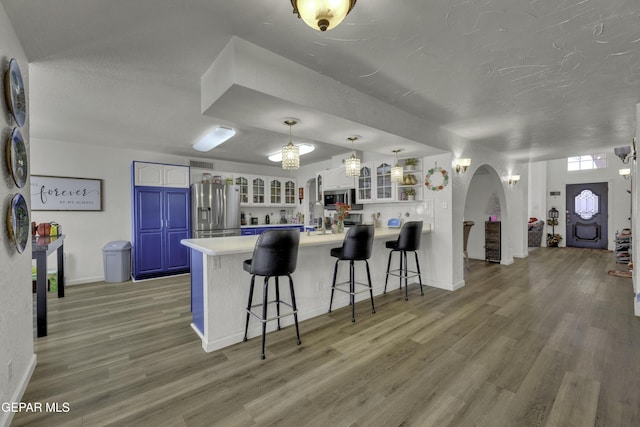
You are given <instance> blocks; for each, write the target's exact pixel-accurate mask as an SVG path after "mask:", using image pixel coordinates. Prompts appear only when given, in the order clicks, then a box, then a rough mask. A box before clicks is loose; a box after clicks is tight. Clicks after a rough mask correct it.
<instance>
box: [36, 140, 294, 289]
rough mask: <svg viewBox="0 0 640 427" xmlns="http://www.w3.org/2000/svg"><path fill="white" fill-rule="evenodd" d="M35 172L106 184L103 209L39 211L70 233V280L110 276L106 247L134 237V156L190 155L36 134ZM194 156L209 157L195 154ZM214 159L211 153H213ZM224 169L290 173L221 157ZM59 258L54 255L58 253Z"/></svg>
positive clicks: (178, 160)
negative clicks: (106, 269) (104, 257)
mask: <svg viewBox="0 0 640 427" xmlns="http://www.w3.org/2000/svg"><path fill="white" fill-rule="evenodd" d="M31 145H32V168H31V172H32V174H34V175H54V176H70V177H78V178H99V179H102V180H103V182H102V185H103V188H102V190H103V210H102V211H100V212H71V211H70V212H60V211H38V212H33V221H36V222H38V223H40V222H46V221H56V222H58V223H59V224H61V225H62V230H63V233H64V234H65V236H66V238H65V257H66V261H65V262H66V264H65V277H66V280H67V282H66V283H68V284H70V285H73V284H78V283H88V282H95V281H100V280H103V279H104V267H103V261H102V247H103V246H104V245H105V244H106V243H108V242H110V241H112V240H131V238H132V236H131V230H132V229H131V164H132V162H133V161H134V160H139V161H148V162H158V163H170V164H180V165H188V164H189V159H187V158H182V157H176V156H168V155H165V154H162V153H154V152H146V151H136V150H126V149H121V148H118V149H114V148H109V147H98V146H94V145H83V144H74V143H68V142H60V141H51V140H42V139H34V140H33V141H31ZM193 159H194V160H203V159H198V158H196V157H193ZM208 161H211V159H208ZM214 163H215V164H214V167H215V169H216V171H220V172H229V173H231V172H240V173H242V172H246V173H252V174H264V175H272V176H288V173H287V172H285V171H283V170H282V169H281V168H279V167H268V166H256V165H243V164H239V163H233V162H224V161H217V160H216V161H215V162H214ZM52 260H53V259H52Z"/></svg>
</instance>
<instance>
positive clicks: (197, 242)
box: [181, 224, 430, 352]
mask: <svg viewBox="0 0 640 427" xmlns="http://www.w3.org/2000/svg"><path fill="white" fill-rule="evenodd" d="M399 232H400V229H398V228H376V230H375V235H374V242H373V252H372V256H371V258H370V260H369V266H370V269H371V279H372V282H373V287H374V294H375V295H378V294H381V293H382V291H383V288H384V279H385V274H386V267H387V257H388V255H389V250H388V249H386V248H385V242H386V241H388V240H393V239H395V238H397V236H398V234H399ZM429 232H430V226H429V225H428V224H425V225H424V228H423V234H422V239H423V245H422V246H425V245H424V239H425V238H426V235H427V234H428V233H429ZM344 236H345V235H344V234H317V233H311V234H310V235H307V234H306V233H302V234H301V235H300V248H299V251H298V265H297V269H296V271H295V273H293V275H292V276H293V281H294V286H295V292H296V301H297V306H298V318H299V320H300V321H302V320H305V319H309V318H311V317H315V316H319V315H321V314H324V313H327V311H328V309H329V298H330V296H331V280H332V278H333V268H334V264H335V258H331V256H330V255H329V251H330V248H333V247H339V246H341V245H342V242H343V240H344ZM257 239H258V236H233V237H218V238H207V239H184V240H182V241H181V243H182V244H183V245H185V246H187V247H189V248H190V249H191V311H192V314H193V323H192V324H191V327H192V328H193V329H194V330H195V331H196V333H197V334H198V336H200V338H201V339H202V348H203V349H204V350H205V351H207V352H210V351H214V350H217V349H220V348H223V347H227V346H229V345H231V344H234V343H237V342H241V341H242V339H243V336H244V322H245V313H246V312H245V309H246V304H247V299H248V295H249V281H250V276H249V274H248V273H246V272H245V271H244V270H243V269H242V263H243V261H244V260H246V259H249V258H251V256H252V254H253V249H254V247H255V244H256V240H257ZM419 256H420V257H423V256H424V254H419ZM397 262H398V258H397V256H396V257H394V264H396V263H397ZM412 265H413V264H412V263H411V264H410V268H411V266H412ZM395 268H397V266H396V267H395ZM348 277H349V268H348V264H345V265H341V266H340V268H339V271H338V279H337V281H338V282H344V281H346V280H348ZM365 279H366V272H365V267H364V265H362V266H356V281H359V282H363V281H365ZM396 287H397V281H390V289H392V290H393V289H396ZM261 289H262V286H256V290H255V295H254V301H260V300H261V298H262V295H261V294H260V292H261ZM418 295H419V294H418ZM366 298H369V293H368V292H365V293H362V294H359V295H356V302H357V301H360V300H362V299H366ZM270 299H272V298H270ZM348 304H349V295H348V294H345V293H342V292H338V293H337V294H336V296H335V297H334V301H333V307H334V309H337V308H340V307H344V306H346V305H348ZM292 323H293V320H292V318H291V317H285V318H283V319H282V326H283V327H284V326H287V325H290V324H292ZM275 328H276V325H275V322H270V323H268V324H267V330H268V331H269V332H270V331H273V330H275ZM300 333H301V336H302V341H303V342H304V328H302V329H301V332H300ZM260 334H261V329H260V325H258V324H255V323H254V325H253V327H252V326H251V323H250V327H249V335H248V336H249V337H250V338H251V337H254V336H258V335H260Z"/></svg>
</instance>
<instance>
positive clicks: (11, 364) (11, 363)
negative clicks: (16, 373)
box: [7, 360, 13, 382]
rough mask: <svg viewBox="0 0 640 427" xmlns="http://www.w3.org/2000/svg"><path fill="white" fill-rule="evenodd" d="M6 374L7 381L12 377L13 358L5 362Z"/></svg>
mask: <svg viewBox="0 0 640 427" xmlns="http://www.w3.org/2000/svg"><path fill="white" fill-rule="evenodd" d="M7 376H8V377H9V382H11V380H12V379H13V360H9V363H7Z"/></svg>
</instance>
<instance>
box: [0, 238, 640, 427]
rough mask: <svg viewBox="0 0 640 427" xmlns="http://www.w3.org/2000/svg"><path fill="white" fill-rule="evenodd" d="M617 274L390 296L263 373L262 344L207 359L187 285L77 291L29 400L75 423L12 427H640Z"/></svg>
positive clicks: (44, 351) (284, 347)
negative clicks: (58, 406)
mask: <svg viewBox="0 0 640 427" xmlns="http://www.w3.org/2000/svg"><path fill="white" fill-rule="evenodd" d="M619 267H620V266H618V268H619ZM610 268H616V264H615V263H614V254H612V253H603V252H594V251H589V250H578V249H562V248H557V249H547V248H541V249H537V250H535V251H533V252H532V253H531V254H530V256H529V257H528V258H527V259H518V260H516V262H515V264H513V265H511V266H501V265H498V264H486V263H484V262H481V261H475V262H472V263H471V271H470V272H468V273H467V277H466V280H467V282H466V283H467V285H466V287H465V288H463V289H460V290H459V291H456V292H447V291H443V290H439V289H432V288H429V289H428V290H426V291H425V295H424V297H421V296H420V293H419V291H418V290H417V288H416V287H415V286H412V287H411V288H410V290H411V293H410V296H409V301H408V302H405V301H404V299H403V298H402V294H401V293H400V292H399V291H398V290H397V289H394V290H393V291H392V292H390V293H388V294H387V295H385V296H381V297H378V298H377V299H376V309H377V313H376V314H371V313H370V306H369V303H368V302H367V301H364V302H361V303H358V304H357V305H356V310H357V313H356V318H357V322H356V323H355V324H352V323H351V321H350V310H349V309H348V308H343V309H340V310H337V311H334V312H333V313H331V314H327V315H324V316H320V317H318V318H315V319H312V320H309V321H305V322H303V323H302V324H301V326H300V330H301V338H302V345H300V346H297V345H296V344H295V335H294V331H293V329H292V328H291V327H288V328H285V329H283V330H282V331H278V332H274V333H271V334H269V335H268V337H267V359H266V360H265V361H261V360H260V358H259V353H260V350H259V349H260V339H259V338H256V339H252V340H250V341H249V342H246V343H241V344H238V345H234V346H232V347H229V348H227V349H224V350H221V351H217V352H213V353H209V354H207V353H205V352H204V351H203V350H202V348H201V346H200V341H199V339H198V338H197V337H196V335H195V334H194V332H193V331H192V330H191V328H190V327H189V323H190V313H189V286H188V276H182V277H179V278H170V279H162V280H157V281H149V282H142V283H135V284H132V283H130V282H129V283H124V284H88V285H79V286H70V287H69V288H68V292H67V297H66V298H64V299H61V300H58V299H57V298H55V297H53V298H50V300H49V304H50V305H49V308H50V314H49V320H50V324H49V334H50V335H49V336H48V337H46V338H41V339H37V340H36V353H37V356H38V366H37V368H36V370H35V373H34V375H33V378H32V380H31V383H30V384H29V386H28V388H27V391H26V394H25V396H24V398H23V401H25V402H59V403H62V402H68V403H69V406H70V411H69V412H68V413H58V414H55V413H48V414H47V413H38V414H26V413H22V414H18V415H16V417H15V418H14V422H13V424H12V425H16V426H20V425H47V426H55V425H64V426H81V425H82V426H99V425H114V426H125V425H131V426H185V425H186V426H214V425H220V426H254V425H261V426H262V425H277V426H302V425H304V426H333V425H335V426H349V425H353V426H399V425H403V426H405V425H413V426H467V425H468V426H471V425H479V426H491V427H494V426H529V425H531V426H534V425H535V426H538V425H540V426H543V425H546V426H580V427H583V426H590V425H596V426H638V425H640V318H636V317H634V316H633V307H632V298H633V296H632V295H633V294H632V285H631V280H630V279H625V278H620V277H613V276H608V275H607V270H608V269H610ZM294 277H295V275H294ZM248 284H249V277H248V275H247V286H248ZM300 286H304V283H296V287H300ZM238 316H244V313H238Z"/></svg>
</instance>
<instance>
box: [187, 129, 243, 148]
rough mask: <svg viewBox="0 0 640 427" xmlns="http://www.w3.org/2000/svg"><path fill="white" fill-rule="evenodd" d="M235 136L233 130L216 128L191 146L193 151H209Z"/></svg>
mask: <svg viewBox="0 0 640 427" xmlns="http://www.w3.org/2000/svg"><path fill="white" fill-rule="evenodd" d="M235 134H236V131H235V129H231V128H226V127H224V126H218V127H216V128H215V129H214V130H212V131H211V132H209V133H207V134H206V135H205V136H203V137H202V138H201V139H200V141H198V142H196V143H195V144H193V149H194V150H198V151H209V150H213V149H214V148H216V147H217V146H218V145H220V144H222V143H223V142H225V141H226V140H228V139H229V138H231V137H232V136H234V135H235Z"/></svg>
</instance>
